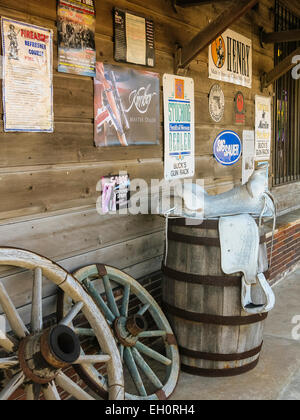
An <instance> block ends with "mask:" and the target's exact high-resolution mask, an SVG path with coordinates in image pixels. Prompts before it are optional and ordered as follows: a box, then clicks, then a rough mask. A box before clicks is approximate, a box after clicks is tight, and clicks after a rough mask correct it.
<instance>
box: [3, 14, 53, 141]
mask: <svg viewBox="0 0 300 420" xmlns="http://www.w3.org/2000/svg"><path fill="white" fill-rule="evenodd" d="M1 29H2V51H3V67H2V76H3V87H2V88H3V113H4V131H5V132H9V131H23V132H48V133H49V132H53V125H54V123H53V74H52V63H53V33H52V30H50V29H46V28H41V27H39V26H34V25H29V24H27V23H23V22H19V21H16V20H11V19H8V18H5V17H2V18H1Z"/></svg>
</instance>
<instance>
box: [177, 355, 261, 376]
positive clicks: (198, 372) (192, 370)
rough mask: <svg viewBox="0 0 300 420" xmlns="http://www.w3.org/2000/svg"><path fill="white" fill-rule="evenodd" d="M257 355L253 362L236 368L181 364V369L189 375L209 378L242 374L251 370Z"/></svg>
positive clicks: (256, 363) (254, 365) (256, 362)
mask: <svg viewBox="0 0 300 420" xmlns="http://www.w3.org/2000/svg"><path fill="white" fill-rule="evenodd" d="M258 362H259V357H258V358H257V359H256V360H254V362H252V363H249V364H247V365H244V366H240V367H237V368H229V369H203V368H198V367H194V366H187V365H184V364H182V365H181V370H182V371H183V372H185V373H189V374H190V375H194V376H207V377H211V378H224V377H228V376H237V375H242V374H243V373H247V372H250V371H251V370H253V369H255V368H256V366H257V365H258Z"/></svg>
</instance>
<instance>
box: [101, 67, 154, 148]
mask: <svg viewBox="0 0 300 420" xmlns="http://www.w3.org/2000/svg"><path fill="white" fill-rule="evenodd" d="M96 68H97V74H96V78H95V79H94V88H95V99H94V101H95V102H94V103H95V136H94V141H95V146H97V147H101V146H133V145H149V144H158V143H159V135H160V82H159V74H157V73H152V72H148V71H143V70H135V69H131V68H124V67H120V66H113V65H108V64H103V63H97V65H96Z"/></svg>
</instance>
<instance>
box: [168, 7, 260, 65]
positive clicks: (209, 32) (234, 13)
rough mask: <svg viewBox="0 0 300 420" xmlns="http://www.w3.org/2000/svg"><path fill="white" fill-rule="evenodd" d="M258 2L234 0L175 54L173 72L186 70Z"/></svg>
mask: <svg viewBox="0 0 300 420" xmlns="http://www.w3.org/2000/svg"><path fill="white" fill-rule="evenodd" d="M258 1H259V0H235V1H234V3H233V4H232V5H230V7H227V8H226V9H225V10H224V12H223V13H221V15H220V16H218V17H217V18H216V19H215V20H214V21H213V22H211V23H210V24H209V25H208V26H206V27H205V28H204V29H202V30H201V31H200V32H199V33H198V35H196V36H195V37H194V38H193V39H192V40H191V41H190V42H189V43H188V44H187V45H185V46H184V47H182V48H181V47H179V48H178V49H177V52H176V54H175V71H176V72H177V71H178V70H179V69H184V68H186V67H187V66H188V65H189V64H190V62H191V61H192V60H194V58H196V57H197V55H199V53H200V52H201V51H203V50H204V49H205V48H206V47H208V46H209V45H210V44H211V43H212V42H213V41H214V40H215V39H216V38H218V36H220V35H222V33H223V32H225V31H226V29H228V28H229V27H230V26H231V25H232V24H233V23H234V22H236V21H237V20H238V19H240V18H241V17H242V16H244V15H245V14H246V13H247V12H248V11H249V10H251V9H252V8H253V7H254V6H255V5H256V4H257V3H258Z"/></svg>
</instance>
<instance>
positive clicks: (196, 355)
mask: <svg viewBox="0 0 300 420" xmlns="http://www.w3.org/2000/svg"><path fill="white" fill-rule="evenodd" d="M262 346H263V343H261V345H260V346H259V347H256V348H254V349H252V350H249V351H247V352H244V353H235V354H219V353H204V352H200V351H195V350H190V349H187V348H184V347H180V346H179V352H180V354H181V355H182V356H186V357H191V358H193V359H201V360H210V361H212V362H235V361H237V360H246V359H250V357H254V356H256V355H257V354H260V352H261V349H262Z"/></svg>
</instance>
